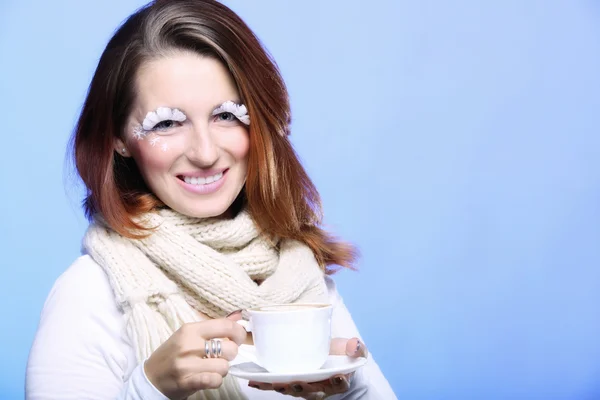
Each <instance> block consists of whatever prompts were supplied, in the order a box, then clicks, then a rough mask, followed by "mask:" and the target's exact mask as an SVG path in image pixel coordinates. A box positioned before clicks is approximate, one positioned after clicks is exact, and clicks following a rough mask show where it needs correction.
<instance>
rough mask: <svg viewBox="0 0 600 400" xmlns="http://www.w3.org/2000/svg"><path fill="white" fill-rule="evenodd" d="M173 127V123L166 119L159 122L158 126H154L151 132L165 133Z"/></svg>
mask: <svg viewBox="0 0 600 400" xmlns="http://www.w3.org/2000/svg"><path fill="white" fill-rule="evenodd" d="M173 127H175V121H173V120H171V119H167V120H164V121H160V122H159V123H158V124H156V125H154V127H152V130H153V131H166V130H168V129H171V128H173Z"/></svg>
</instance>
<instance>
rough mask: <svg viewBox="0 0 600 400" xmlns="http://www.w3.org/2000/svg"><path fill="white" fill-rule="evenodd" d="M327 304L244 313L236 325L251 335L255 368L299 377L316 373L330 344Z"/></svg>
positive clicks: (270, 308) (263, 308)
mask: <svg viewBox="0 0 600 400" xmlns="http://www.w3.org/2000/svg"><path fill="white" fill-rule="evenodd" d="M332 311H333V307H332V306H331V305H330V304H313V303H302V304H299V303H294V304H280V305H269V306H264V307H256V308H251V309H248V310H246V312H247V315H248V316H249V319H248V320H240V321H238V323H239V324H241V325H242V326H243V327H244V328H245V329H246V330H247V331H248V332H252V337H253V339H254V348H255V355H256V359H257V362H258V364H259V365H260V366H261V367H263V368H264V369H266V370H267V371H269V372H274V373H302V372H310V371H315V370H318V369H320V368H321V367H322V366H323V364H324V363H325V361H326V360H327V356H328V355H329V347H330V343H331V314H332Z"/></svg>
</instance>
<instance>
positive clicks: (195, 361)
mask: <svg viewBox="0 0 600 400" xmlns="http://www.w3.org/2000/svg"><path fill="white" fill-rule="evenodd" d="M175 370H176V371H179V375H180V376H190V375H196V374H201V373H205V372H211V373H215V374H219V375H220V376H225V375H227V373H228V372H229V362H228V361H227V360H225V359H224V358H207V359H204V358H202V359H199V358H194V357H188V358H185V359H180V360H177V361H176V363H175Z"/></svg>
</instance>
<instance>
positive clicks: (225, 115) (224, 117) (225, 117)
mask: <svg viewBox="0 0 600 400" xmlns="http://www.w3.org/2000/svg"><path fill="white" fill-rule="evenodd" d="M236 120H237V118H236V116H235V115H233V114H232V113H230V112H222V113H219V114H217V115H215V121H217V122H218V121H228V122H231V121H236Z"/></svg>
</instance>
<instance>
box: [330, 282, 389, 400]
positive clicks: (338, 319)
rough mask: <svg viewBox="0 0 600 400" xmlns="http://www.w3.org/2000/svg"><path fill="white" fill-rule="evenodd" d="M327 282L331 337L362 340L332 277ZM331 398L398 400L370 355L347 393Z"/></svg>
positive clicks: (338, 399)
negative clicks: (331, 306)
mask: <svg viewBox="0 0 600 400" xmlns="http://www.w3.org/2000/svg"><path fill="white" fill-rule="evenodd" d="M325 280H326V283H327V288H328V290H329V298H330V302H331V304H333V315H332V318H331V336H332V337H334V338H335V337H341V338H353V337H357V338H360V339H361V340H362V338H361V337H360V333H359V332H358V329H357V327H356V324H355V323H354V321H353V319H352V316H351V315H350V312H349V311H348V309H347V308H346V306H345V305H344V301H343V299H342V297H341V296H340V294H339V293H338V291H337V289H336V287H335V283H334V281H333V280H332V279H331V278H330V277H327V278H325ZM367 346H368V344H367ZM329 398H330V399H332V400H333V399H336V400H355V399H361V400H394V399H396V395H395V394H394V392H393V391H392V388H391V387H390V384H389V383H388V381H387V379H385V377H384V376H383V373H382V372H381V370H380V369H379V366H378V365H377V363H376V362H375V360H374V359H373V356H372V355H371V354H369V355H368V362H367V364H365V365H364V366H363V367H362V368H359V369H358V370H357V371H356V373H355V374H354V377H353V379H352V381H351V383H350V389H349V390H348V391H347V392H346V393H343V394H338V395H335V396H332V397H329Z"/></svg>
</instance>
